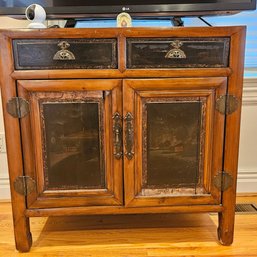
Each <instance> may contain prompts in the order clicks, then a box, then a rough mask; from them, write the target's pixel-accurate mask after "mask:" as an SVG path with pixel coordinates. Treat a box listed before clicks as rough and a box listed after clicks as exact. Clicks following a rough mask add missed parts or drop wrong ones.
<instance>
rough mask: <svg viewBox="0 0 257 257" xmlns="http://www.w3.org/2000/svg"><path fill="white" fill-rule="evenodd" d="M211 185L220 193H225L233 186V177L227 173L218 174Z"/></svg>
mask: <svg viewBox="0 0 257 257" xmlns="http://www.w3.org/2000/svg"><path fill="white" fill-rule="evenodd" d="M213 184H214V186H215V187H216V188H218V189H219V190H220V191H226V190H227V189H229V188H230V187H231V186H232V185H233V177H232V176H231V175H230V174H228V173H227V172H225V171H224V172H220V173H219V174H218V175H217V176H215V177H214V179H213Z"/></svg>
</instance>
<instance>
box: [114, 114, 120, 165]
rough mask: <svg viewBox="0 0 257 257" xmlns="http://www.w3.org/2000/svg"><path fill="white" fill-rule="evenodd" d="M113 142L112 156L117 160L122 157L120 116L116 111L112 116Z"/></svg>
mask: <svg viewBox="0 0 257 257" xmlns="http://www.w3.org/2000/svg"><path fill="white" fill-rule="evenodd" d="M112 119H113V144H114V157H115V158H116V159H117V160H119V159H120V158H121V157H122V126H121V123H122V117H121V115H120V114H119V113H118V112H116V113H115V114H114V115H113V117H112Z"/></svg>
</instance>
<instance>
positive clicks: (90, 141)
mask: <svg viewBox="0 0 257 257" xmlns="http://www.w3.org/2000/svg"><path fill="white" fill-rule="evenodd" d="M244 41H245V28H244V27H219V28H156V29H152V28H149V29H146V28H126V29H125V28H122V29H120V28H119V29H117V28H113V29H44V30H2V31H1V38H0V45H1V91H2V100H3V110H4V121H5V130H6V139H7V150H8V163H9V174H10V186H11V195H12V206H13V217H14V233H15V239H16V247H17V249H18V250H19V251H21V252H26V251H29V249H30V246H31V242H32V240H31V234H30V229H29V218H31V217H37V216H61V215H82V214H83V215H84V214H89V215H90V214H130V213H133V214H135V213H138V214H139V213H171V212H218V213H219V228H218V238H219V240H220V242H221V243H222V244H224V245H229V244H231V243H232V241H233V227H234V212H235V193H236V175H237V157H238V143H239V125H240V109H241V95H242V78H243V62H244Z"/></svg>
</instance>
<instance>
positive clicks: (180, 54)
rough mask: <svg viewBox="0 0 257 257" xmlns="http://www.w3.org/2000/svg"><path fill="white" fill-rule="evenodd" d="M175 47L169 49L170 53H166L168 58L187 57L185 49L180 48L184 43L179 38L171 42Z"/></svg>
mask: <svg viewBox="0 0 257 257" xmlns="http://www.w3.org/2000/svg"><path fill="white" fill-rule="evenodd" d="M170 45H171V46H172V47H173V48H172V49H171V50H169V51H168V53H167V54H166V55H165V58H166V59H185V58H187V57H186V54H185V52H184V51H182V50H181V49H179V48H180V47H181V46H182V45H183V43H182V42H181V41H179V40H175V41H172V42H171V44H170Z"/></svg>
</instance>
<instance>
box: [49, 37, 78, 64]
mask: <svg viewBox="0 0 257 257" xmlns="http://www.w3.org/2000/svg"><path fill="white" fill-rule="evenodd" d="M58 46H59V47H60V48H61V50H59V51H58V52H57V53H56V54H55V55H54V58H53V60H61V61H67V60H75V59H76V58H75V55H74V54H73V53H72V52H71V51H69V50H67V48H69V47H70V44H69V43H68V42H67V41H62V42H60V43H59V44H58Z"/></svg>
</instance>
